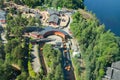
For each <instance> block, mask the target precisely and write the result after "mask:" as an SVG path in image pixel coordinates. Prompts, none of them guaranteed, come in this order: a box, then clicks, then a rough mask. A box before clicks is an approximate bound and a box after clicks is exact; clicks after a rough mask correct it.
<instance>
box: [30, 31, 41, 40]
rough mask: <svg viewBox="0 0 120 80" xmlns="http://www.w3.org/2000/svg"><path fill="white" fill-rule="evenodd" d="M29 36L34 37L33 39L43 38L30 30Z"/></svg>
mask: <svg viewBox="0 0 120 80" xmlns="http://www.w3.org/2000/svg"><path fill="white" fill-rule="evenodd" d="M29 35H30V37H32V38H35V39H40V38H43V36H41V35H40V34H39V33H38V32H31V33H29Z"/></svg>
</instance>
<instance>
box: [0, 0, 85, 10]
mask: <svg viewBox="0 0 120 80" xmlns="http://www.w3.org/2000/svg"><path fill="white" fill-rule="evenodd" d="M3 1H4V0H1V2H0V4H2V5H3ZM6 1H13V2H15V3H17V4H22V5H27V6H29V7H36V6H45V7H55V8H57V7H65V8H73V9H77V8H80V7H81V8H83V7H84V4H83V2H84V0H6ZM0 7H2V6H0Z"/></svg>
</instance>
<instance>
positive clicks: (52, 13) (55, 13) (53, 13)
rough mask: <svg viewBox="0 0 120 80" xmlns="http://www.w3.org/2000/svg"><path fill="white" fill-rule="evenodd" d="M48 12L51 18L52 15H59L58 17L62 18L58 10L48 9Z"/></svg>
mask: <svg viewBox="0 0 120 80" xmlns="http://www.w3.org/2000/svg"><path fill="white" fill-rule="evenodd" d="M47 11H48V13H49V14H50V16H51V15H57V16H60V12H59V11H57V10H54V9H48V10H47Z"/></svg>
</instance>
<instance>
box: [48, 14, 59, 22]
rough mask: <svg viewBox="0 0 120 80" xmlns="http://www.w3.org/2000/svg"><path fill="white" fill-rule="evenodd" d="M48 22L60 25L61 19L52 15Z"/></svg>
mask: <svg viewBox="0 0 120 80" xmlns="http://www.w3.org/2000/svg"><path fill="white" fill-rule="evenodd" d="M48 22H54V23H56V24H58V22H59V17H58V16H57V15H51V16H50V18H49V19H48Z"/></svg>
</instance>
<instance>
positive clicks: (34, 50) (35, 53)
mask: <svg viewBox="0 0 120 80" xmlns="http://www.w3.org/2000/svg"><path fill="white" fill-rule="evenodd" d="M38 52H39V51H38V45H37V44H35V45H33V48H32V52H31V55H32V67H33V70H34V71H35V72H36V73H38V72H39V71H40V60H39V55H38Z"/></svg>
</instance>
